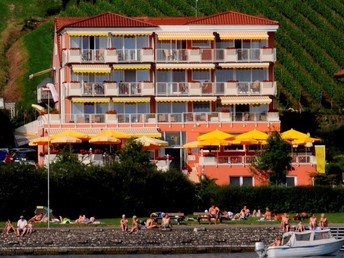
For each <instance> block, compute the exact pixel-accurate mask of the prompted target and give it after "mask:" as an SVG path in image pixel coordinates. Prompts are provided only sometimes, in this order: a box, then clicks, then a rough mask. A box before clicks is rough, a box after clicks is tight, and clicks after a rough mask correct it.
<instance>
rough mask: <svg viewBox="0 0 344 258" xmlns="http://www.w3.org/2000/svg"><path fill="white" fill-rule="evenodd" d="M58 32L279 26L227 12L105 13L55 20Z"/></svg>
mask: <svg viewBox="0 0 344 258" xmlns="http://www.w3.org/2000/svg"><path fill="white" fill-rule="evenodd" d="M55 24H56V29H57V31H60V30H61V29H63V28H64V27H77V28H86V27H87V28H101V27H103V28H104V27H157V26H158V25H186V24H187V25H193V24H195V25H278V24H279V23H278V22H277V21H274V20H270V19H267V18H264V17H259V16H253V15H248V14H244V13H239V12H234V11H227V12H223V13H218V14H214V15H211V16H206V17H201V18H199V17H134V18H130V17H127V16H123V15H119V14H115V13H110V12H107V13H103V14H99V15H96V16H92V17H87V18H85V17H74V18H73V17H58V18H55Z"/></svg>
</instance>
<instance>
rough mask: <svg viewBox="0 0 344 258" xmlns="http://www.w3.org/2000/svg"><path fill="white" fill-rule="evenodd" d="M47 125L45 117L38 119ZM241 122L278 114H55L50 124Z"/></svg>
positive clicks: (270, 118) (265, 119) (275, 117)
mask: <svg viewBox="0 0 344 258" xmlns="http://www.w3.org/2000/svg"><path fill="white" fill-rule="evenodd" d="M40 121H41V122H40V123H41V124H47V121H48V120H47V115H46V116H42V118H41V119H40ZM243 122H248V123H250V122H255V123H256V122H279V114H278V112H263V113H254V112H235V113H234V112H197V113H192V112H184V113H172V114H170V113H146V114H140V113H135V114H121V113H118V114H104V113H103V114H100V113H98V114H64V115H60V114H55V115H54V117H52V115H51V123H54V124H61V123H75V124H78V123H82V124H84V123H86V124H92V123H109V124H126V125H129V126H130V125H131V124H142V125H143V126H145V125H146V124H147V125H150V126H151V125H152V124H154V125H157V124H171V125H172V124H175V123H179V124H188V123H189V124H195V123H198V124H211V123H243Z"/></svg>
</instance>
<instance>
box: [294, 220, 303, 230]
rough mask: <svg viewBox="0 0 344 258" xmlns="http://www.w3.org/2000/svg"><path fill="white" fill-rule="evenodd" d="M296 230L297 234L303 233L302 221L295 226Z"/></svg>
mask: <svg viewBox="0 0 344 258" xmlns="http://www.w3.org/2000/svg"><path fill="white" fill-rule="evenodd" d="M296 230H297V232H303V231H305V227H304V226H303V223H302V221H300V222H299V223H298V224H297V228H296Z"/></svg>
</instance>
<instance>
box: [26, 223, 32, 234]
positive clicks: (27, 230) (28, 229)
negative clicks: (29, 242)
mask: <svg viewBox="0 0 344 258" xmlns="http://www.w3.org/2000/svg"><path fill="white" fill-rule="evenodd" d="M26 227H27V229H26V233H27V234H28V235H31V234H32V222H31V221H29V223H28V224H27V226H26Z"/></svg>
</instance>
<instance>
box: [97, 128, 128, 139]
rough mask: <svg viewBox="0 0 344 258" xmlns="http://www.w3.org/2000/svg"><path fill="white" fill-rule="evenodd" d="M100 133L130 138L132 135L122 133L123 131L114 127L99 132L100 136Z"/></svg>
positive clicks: (119, 137)
mask: <svg viewBox="0 0 344 258" xmlns="http://www.w3.org/2000/svg"><path fill="white" fill-rule="evenodd" d="M100 135H106V136H110V137H113V138H117V139H129V138H130V137H131V135H130V134H127V133H122V132H119V131H116V130H112V129H108V130H104V131H102V132H100V133H99V134H97V135H96V136H100Z"/></svg>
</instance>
